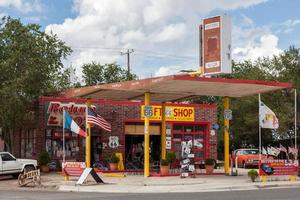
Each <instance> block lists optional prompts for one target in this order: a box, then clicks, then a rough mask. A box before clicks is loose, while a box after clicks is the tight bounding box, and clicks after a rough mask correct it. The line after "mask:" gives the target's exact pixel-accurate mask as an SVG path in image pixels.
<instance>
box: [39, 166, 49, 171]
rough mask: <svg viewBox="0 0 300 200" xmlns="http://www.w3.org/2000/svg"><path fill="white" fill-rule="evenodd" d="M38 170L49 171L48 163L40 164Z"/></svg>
mask: <svg viewBox="0 0 300 200" xmlns="http://www.w3.org/2000/svg"><path fill="white" fill-rule="evenodd" d="M40 170H41V172H45V173H48V172H49V171H50V169H49V167H48V165H41V166H40Z"/></svg>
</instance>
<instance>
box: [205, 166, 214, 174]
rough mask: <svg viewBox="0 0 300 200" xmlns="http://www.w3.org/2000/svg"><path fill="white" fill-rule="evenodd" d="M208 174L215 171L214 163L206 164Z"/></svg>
mask: <svg viewBox="0 0 300 200" xmlns="http://www.w3.org/2000/svg"><path fill="white" fill-rule="evenodd" d="M205 170H206V174H212V173H213V172H214V165H205Z"/></svg>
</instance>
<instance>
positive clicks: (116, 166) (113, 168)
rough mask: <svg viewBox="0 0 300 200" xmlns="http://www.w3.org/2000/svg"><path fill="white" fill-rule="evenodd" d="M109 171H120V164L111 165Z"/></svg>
mask: <svg viewBox="0 0 300 200" xmlns="http://www.w3.org/2000/svg"><path fill="white" fill-rule="evenodd" d="M109 169H110V170H112V171H115V170H118V163H109Z"/></svg>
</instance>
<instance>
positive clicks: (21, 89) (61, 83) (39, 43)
mask: <svg viewBox="0 0 300 200" xmlns="http://www.w3.org/2000/svg"><path fill="white" fill-rule="evenodd" d="M40 29H41V27H40V26H39V25H37V24H27V25H24V24H22V23H21V21H20V20H19V19H13V18H10V17H3V18H2V19H1V21H0V71H1V73H0V95H1V99H0V113H1V115H0V127H1V128H2V130H3V133H4V134H6V133H8V132H9V130H12V129H17V128H19V127H21V126H22V125H23V124H24V122H26V120H30V119H31V117H30V114H28V113H31V112H30V111H32V110H33V103H34V102H35V101H36V100H37V97H39V96H41V95H46V94H49V93H53V92H55V91H59V90H61V89H63V88H65V87H68V84H69V83H68V80H69V73H68V72H67V73H63V72H64V69H63V64H62V61H61V60H62V59H63V58H66V56H67V55H69V54H70V53H71V49H70V48H69V47H67V46H66V45H65V43H64V42H62V41H61V40H59V39H58V38H57V37H56V36H55V35H52V34H51V35H48V34H46V33H45V32H43V31H41V30H40ZM8 145H10V144H8Z"/></svg>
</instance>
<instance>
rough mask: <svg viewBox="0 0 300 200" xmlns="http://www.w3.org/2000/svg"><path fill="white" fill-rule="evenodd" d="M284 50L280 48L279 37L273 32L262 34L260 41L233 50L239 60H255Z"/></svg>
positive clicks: (234, 55)
mask: <svg viewBox="0 0 300 200" xmlns="http://www.w3.org/2000/svg"><path fill="white" fill-rule="evenodd" d="M281 52H282V50H281V49H279V48H278V37H277V36H275V35H273V34H268V35H263V36H261V38H260V40H259V42H257V43H249V44H248V45H247V46H246V47H237V48H235V49H234V50H233V52H232V53H233V57H234V58H235V60H237V61H242V60H245V59H247V60H248V59H249V60H255V59H257V58H259V57H271V56H273V55H278V54H280V53H281Z"/></svg>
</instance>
